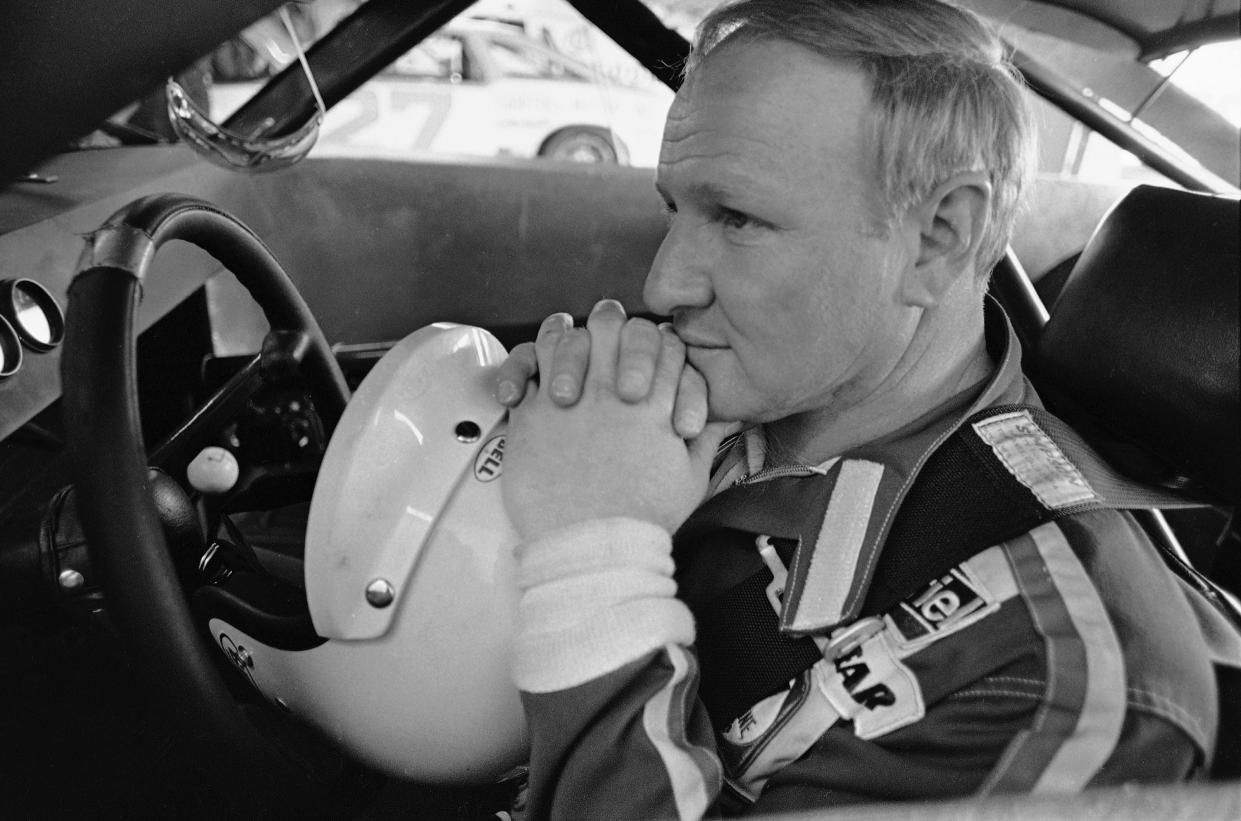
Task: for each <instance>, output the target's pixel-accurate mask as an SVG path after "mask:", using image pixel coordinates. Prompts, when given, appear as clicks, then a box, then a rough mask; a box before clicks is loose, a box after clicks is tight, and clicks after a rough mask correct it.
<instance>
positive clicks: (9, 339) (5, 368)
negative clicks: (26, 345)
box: [0, 316, 22, 379]
mask: <svg viewBox="0 0 1241 821" xmlns="http://www.w3.org/2000/svg"><path fill="white" fill-rule="evenodd" d="M21 366H22V343H21V342H19V341H18V339H17V331H15V330H13V326H12V325H10V324H9V321H8V320H7V319H5V318H4V317H2V316H0V379H4V378H5V377H6V376H12V375H13V374H15V373H17V369H18V368H20V367H21Z"/></svg>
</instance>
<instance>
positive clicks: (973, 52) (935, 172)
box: [685, 0, 1033, 274]
mask: <svg viewBox="0 0 1241 821" xmlns="http://www.w3.org/2000/svg"><path fill="white" fill-rule="evenodd" d="M755 40H785V41H789V42H793V43H797V44H799V45H801V46H804V47H806V48H808V49H810V50H812V51H814V52H817V53H818V54H820V55H822V56H824V57H827V58H829V59H833V60H843V61H846V62H851V63H853V64H855V65H857V66H858V67H860V68H861V69H862V71H863V72H865V74H866V76H867V77H868V79H869V81H870V86H871V102H872V107H873V111H874V113H875V116H874V118H873V121H872V126H873V140H872V142H873V144H874V145H875V152H876V156H875V169H876V173H877V176H878V178H879V182H880V204H881V207H882V209H883V211H884V215H883V216H884V221H885V223H886V224H888V225H891V224H892V223H893V221H894V220H895V219H896V218H897V217H898V216H899V215H900V214H902V213H903V212H904V211H905V209H906V208H908V207H909V206H910V205H912V204H914V203H915V202H917V201H918V200H920V199H921V198H922V197H924V196H926V195H927V194H929V193H930V192H931V191H932V190H934V188H935V186H937V185H939V184H940V183H942V182H944V181H945V180H947V179H948V178H949V177H951V176H952V175H953V174H956V173H960V172H962V171H983V172H985V173H986V174H987V176H988V178H989V179H990V182H991V188H992V195H991V207H990V213H989V214H988V220H987V225H986V229H985V230H984V232H983V236H982V238H981V240H980V243H979V250H978V265H979V271H980V274H985V273H986V272H988V271H989V270H990V268H991V266H992V265H993V264H994V263H995V262H996V261H997V260H998V259H999V258H1000V257H1001V256H1003V254H1004V248H1005V245H1006V244H1007V243H1008V238H1009V235H1010V234H1011V233H1012V228H1013V222H1014V220H1015V218H1016V214H1017V208H1018V203H1019V201H1020V198H1021V191H1022V188H1023V187H1024V185H1025V182H1026V180H1027V178H1028V177H1029V176H1030V174H1031V169H1032V161H1033V135H1032V133H1031V132H1032V127H1031V117H1030V112H1029V109H1028V107H1027V103H1026V100H1025V97H1024V95H1023V85H1022V82H1021V80H1020V79H1019V77H1018V75H1017V73H1016V71H1015V70H1014V69H1013V67H1012V65H1011V64H1010V63H1009V62H1008V61H1007V60H1006V58H1005V57H1004V50H1003V46H1002V44H1001V42H1000V40H999V38H998V37H997V36H996V35H995V34H994V33H993V32H992V31H991V30H990V29H989V28H988V27H987V26H986V25H985V24H984V23H983V22H982V21H981V20H980V19H979V18H978V17H976V16H975V15H974V14H973V13H971V12H969V11H965V10H963V9H959V8H957V7H955V6H950V5H948V4H946V3H943V2H939V0H800V1H794V0H737V1H736V2H732V3H728V4H726V5H724V6H721V7H720V8H717V9H715V10H714V11H712V12H711V13H710V14H709V15H708V16H707V17H706V18H705V19H704V20H703V21H702V23H701V24H699V27H698V31H697V34H696V36H695V38H694V48H693V51H692V52H691V53H690V57H689V60H688V61H687V63H686V67H685V71H686V75H687V76H688V75H690V74H692V73H693V72H694V70H695V69H696V68H697V67H698V65H699V64H700V63H701V62H702V61H703V59H704V58H705V57H706V56H707V55H708V54H710V53H711V51H712V50H713V49H714V48H716V47H717V46H719V45H721V44H722V43H724V42H726V41H727V42H734V41H735V42H746V41H755Z"/></svg>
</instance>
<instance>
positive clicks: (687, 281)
mask: <svg viewBox="0 0 1241 821" xmlns="http://www.w3.org/2000/svg"><path fill="white" fill-rule="evenodd" d="M705 250H706V249H703V248H699V247H697V246H696V244H695V242H694V241H693V238H692V236H690V231H689V229H688V228H684V229H678V228H677V226H675V225H674V226H673V227H672V228H670V229H669V230H668V233H667V234H666V235H665V236H664V241H663V243H662V244H661V245H660V246H659V252H658V253H656V254H655V261H654V262H652V263H651V270H650V271H649V272H648V273H647V275H646V284H645V285H644V286H643V288H642V298H643V299H644V300H645V301H646V307H647V309H648V310H650V311H651V312H652V313H656V314H659V315H661V316H672V315H673V313H675V312H676V311H677V310H680V309H684V308H705V307H706V306H708V305H710V304H711V300H712V291H711V277H710V273H709V271H710V267H709V259H708V255H707V254H706V253H704V251H705Z"/></svg>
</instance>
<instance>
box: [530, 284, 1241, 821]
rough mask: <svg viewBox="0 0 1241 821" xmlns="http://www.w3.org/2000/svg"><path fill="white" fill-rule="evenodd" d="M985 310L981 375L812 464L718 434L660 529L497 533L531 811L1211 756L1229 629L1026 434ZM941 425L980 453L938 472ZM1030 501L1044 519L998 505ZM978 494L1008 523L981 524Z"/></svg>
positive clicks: (661, 809)
mask: <svg viewBox="0 0 1241 821" xmlns="http://www.w3.org/2000/svg"><path fill="white" fill-rule="evenodd" d="M987 310H988V317H987V342H988V350H989V352H990V354H991V356H992V358H993V359H994V360H995V362H996V363H997V367H996V369H995V371H994V372H993V374H992V376H991V377H990V379H989V380H988V381H987V382H986V383H985V384H983V385H981V386H975V388H973V389H971V390H969V391H966V392H964V393H963V394H961V395H959V396H957V397H955V398H954V399H952V400H950V401H949V402H948V403H946V404H945V405H944V406H942V407H940V408H938V409H936V410H935V411H934V412H932V413H930V414H928V415H927V416H925V417H923V418H922V419H919V420H918V421H916V422H915V423H913V424H911V425H909V426H907V427H905V428H904V429H902V430H900V431H898V432H896V433H894V434H892V435H891V436H888V437H886V438H885V439H883V440H882V441H879V442H875V443H872V444H869V445H867V446H865V447H863V448H859V449H857V450H856V451H852V452H850V453H846V454H843V455H842V456H841V457H839V458H834V459H830V460H828V461H827V462H825V463H823V464H821V465H814V466H800V467H788V468H776V469H772V470H767V471H764V470H762V465H763V453H762V437H761V436H760V435H757V432H756V431H749V432H747V433H745V434H744V435H742V436H739V437H738V438H737V439H736V440H735V441H733V442H732V443H731V444H730V445H728V446H727V447H726V448H725V449H723V450H722V456H721V457H720V458H718V459H717V464H716V468H715V470H714V473H713V477H712V483H711V487H712V492H713V493H714V496H713V497H712V498H710V499H709V500H708V502H707V503H706V504H704V505H703V506H702V507H701V508H700V509H699V511H697V512H696V513H695V514H694V516H692V517H691V519H690V521H689V522H687V523H686V524H685V526H683V527H682V528H681V530H680V531H678V533H677V535H676V538H675V548H674V545H673V542H674V539H673V538H672V537H670V535H669V534H668V533H667V532H665V531H664V530H662V529H661V528H659V527H657V526H655V525H652V524H649V523H646V522H641V521H636V520H629V519H609V520H600V521H590V522H584V523H580V524H578V525H574V526H571V527H569V528H565V529H562V530H559V531H556V532H554V533H552V534H548V535H546V536H544V537H541V538H540V539H537V540H533V541H531V542H529V543H526V544H523V545H521V546H520V547H519V548H518V562H519V584H520V586H521V588H522V591H523V592H522V600H521V605H520V625H519V629H518V636H517V641H516V657H515V679H516V681H517V684H518V686H519V687H520V689H521V690H522V698H523V702H524V705H525V708H526V712H527V716H528V719H529V722H530V730H531V744H532V751H531V760H530V794H529V812H530V815H531V817H533V818H539V819H541V818H573V819H576V818H588V817H608V818H659V817H681V818H697V817H701V816H703V815H707V814H726V815H732V814H741V813H743V812H762V811H775V810H795V809H806V808H809V807H816V806H827V805H839V804H845V803H853V802H862V801H876V800H899V799H917V798H942V797H950V796H961V795H969V794H979V795H985V794H993V793H1001V792H1021V791H1033V792H1058V793H1065V792H1076V791H1078V790H1081V789H1082V788H1085V787H1089V786H1096V785H1108V784H1117V783H1122V782H1128V781H1170V780H1178V779H1183V778H1186V777H1189V776H1191V775H1193V774H1195V773H1196V772H1198V771H1200V770H1201V769H1202V768H1203V767H1204V766H1205V765H1206V763H1207V762H1208V760H1209V758H1210V756H1211V753H1212V750H1213V747H1214V744H1215V737H1214V736H1215V732H1216V730H1215V727H1216V718H1217V710H1218V703H1217V692H1216V681H1215V678H1214V674H1213V670H1212V665H1211V660H1210V659H1211V654H1210V653H1209V651H1208V646H1207V640H1206V638H1205V636H1206V635H1208V634H1209V632H1210V631H1208V630H1206V629H1205V628H1204V627H1203V625H1204V624H1208V625H1213V626H1214V629H1215V630H1216V632H1217V634H1218V635H1225V634H1228V632H1229V631H1228V629H1227V628H1226V627H1221V626H1220V625H1219V624H1218V623H1215V622H1213V620H1216V621H1218V620H1219V618H1220V617H1219V614H1218V613H1217V612H1215V611H1213V610H1212V609H1211V608H1210V605H1209V604H1207V603H1206V602H1204V601H1201V600H1199V598H1198V597H1197V594H1196V593H1195V592H1194V591H1192V590H1191V589H1190V588H1189V587H1188V586H1187V585H1184V584H1183V583H1182V582H1181V581H1180V580H1179V579H1177V578H1176V577H1174V576H1173V575H1172V574H1171V573H1169V572H1168V570H1167V568H1166V566H1165V565H1164V563H1163V560H1162V559H1161V558H1160V556H1159V555H1158V554H1157V552H1156V550H1155V548H1154V547H1153V546H1152V545H1151V543H1150V542H1149V541H1148V540H1147V538H1146V536H1145V535H1144V533H1143V532H1142V531H1141V529H1140V528H1139V527H1138V526H1137V525H1136V523H1135V522H1134V521H1133V520H1132V519H1131V518H1130V516H1129V515H1128V514H1127V513H1124V512H1121V511H1119V510H1116V509H1113V508H1112V507H1111V506H1110V505H1099V504H1096V502H1097V501H1098V499H1099V496H1098V494H1097V493H1096V491H1095V489H1094V486H1093V485H1092V482H1093V483H1095V484H1107V482H1108V481H1109V479H1108V478H1106V477H1107V476H1109V475H1110V474H1108V473H1107V469H1106V467H1105V466H1103V465H1101V463H1099V462H1098V461H1097V460H1096V459H1094V458H1093V457H1092V456H1091V455H1090V454H1089V452H1087V451H1085V450H1083V449H1077V450H1074V451H1073V459H1069V458H1068V457H1067V456H1066V454H1065V452H1064V451H1063V450H1062V449H1061V448H1060V447H1059V446H1058V445H1057V442H1056V440H1053V438H1052V437H1051V436H1050V435H1049V434H1048V433H1047V430H1045V429H1044V428H1047V427H1048V426H1049V425H1054V424H1055V422H1056V420H1054V419H1051V420H1049V419H1048V418H1046V417H1045V416H1043V415H1041V412H1040V411H1039V409H1038V400H1037V397H1036V396H1035V395H1034V393H1033V391H1032V389H1031V387H1030V386H1029V384H1028V383H1027V382H1026V381H1025V380H1024V378H1023V376H1022V375H1021V372H1020V367H1019V355H1018V347H1017V343H1016V340H1015V337H1014V335H1013V333H1012V330H1011V328H1010V327H1009V325H1008V322H1007V319H1006V318H1005V317H1004V316H1003V313H1002V311H1001V310H1000V309H999V308H998V307H997V306H995V305H989V306H988V309H987ZM952 447H957V448H972V450H973V452H975V453H976V454H983V455H982V456H979V457H977V459H978V460H981V461H979V462H978V464H979V465H981V467H980V468H979V469H978V470H971V471H968V472H967V473H968V475H966V476H964V477H962V476H956V475H954V471H955V473H961V471H960V470H959V469H957V468H955V467H953V466H954V465H960V464H961V461H960V459H957V460H955V461H953V460H949V461H947V462H945V458H946V457H944V454H946V453H947V452H948V450H949V449H950V448H952ZM941 463H942V464H941ZM943 465H947V467H944V466H943ZM937 466H938V467H937ZM1100 476H1102V477H1104V478H1097V477H1100ZM952 482H956V483H957V489H956V490H954V491H952V495H951V496H950V497H949V498H945V497H944V494H943V493H938V492H937V488H941V487H944V486H946V485H950V484H951V483H952ZM962 482H964V484H961V483H962ZM961 488H964V491H962V490H961ZM1014 488H1015V490H1014ZM1019 495H1022V498H1021V499H1018V496H1019ZM1032 499H1033V500H1034V502H1036V503H1037V505H1036V506H1037V507H1038V508H1039V509H1040V510H1041V511H1043V512H1044V513H1048V512H1050V513H1051V514H1054V515H1050V516H1048V515H1044V516H1043V517H1042V518H1037V517H1036V518H1033V519H1029V520H1023V519H1022V518H1021V517H1017V518H1016V519H1013V517H1012V516H1011V515H1009V514H1008V512H1007V509H1008V508H1011V507H1015V506H1016V507H1019V506H1020V505H1021V504H1026V505H1027V506H1028V505H1030V504H1032V502H1031V500H1032ZM996 515H999V516H1000V518H1004V517H1005V516H1008V518H1009V519H1012V520H1013V521H1015V522H1017V523H1018V527H1017V529H1016V530H1014V531H1012V532H1010V533H1009V534H1008V535H1006V536H1005V537H1004V538H1003V539H1002V540H1001V539H997V540H996V541H995V542H987V541H984V542H982V543H978V538H976V537H975V536H976V534H974V532H973V531H975V530H978V529H979V528H982V530H983V531H985V529H986V525H985V522H986V520H988V519H990V518H994V517H995V516H996ZM944 534H951V535H949V536H947V537H945V536H944ZM962 534H966V535H968V536H970V537H971V538H964V537H963V536H962ZM981 538H983V539H984V540H985V539H986V538H987V537H986V536H985V535H984V536H982V537H981ZM585 545H589V548H584V546H585ZM674 550H675V556H676V561H675V564H674V560H673V555H674ZM790 660H791V661H790Z"/></svg>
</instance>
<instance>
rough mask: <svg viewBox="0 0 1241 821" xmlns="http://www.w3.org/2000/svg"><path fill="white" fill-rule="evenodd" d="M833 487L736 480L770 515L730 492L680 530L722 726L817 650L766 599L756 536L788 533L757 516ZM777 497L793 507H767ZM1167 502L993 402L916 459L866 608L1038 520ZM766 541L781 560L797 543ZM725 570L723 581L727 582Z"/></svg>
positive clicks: (684, 576)
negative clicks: (784, 628) (918, 467)
mask: <svg viewBox="0 0 1241 821" xmlns="http://www.w3.org/2000/svg"><path fill="white" fill-rule="evenodd" d="M828 481H829V480H826V479H820V477H810V478H806V479H802V480H793V481H791V482H790V481H789V480H772V481H771V482H766V483H763V484H762V485H757V486H749V487H747V488H738V489H737V490H739V491H745V492H746V493H748V494H750V495H755V494H759V495H760V496H761V498H760V496H756V498H754V499H753V500H749V501H752V502H754V503H755V505H756V506H761V507H763V508H765V509H766V511H767V513H766V514H763V515H759V516H757V517H756V518H753V519H750V517H748V516H745V515H739V509H740V508H742V507H747V506H748V505H746V504H744V502H745V501H747V500H746V499H733V500H726V499H724V498H723V497H724V495H725V494H728V493H730V492H729V491H725V494H721V495H720V496H717V497H716V498H715V499H714V500H713V502H715V504H713V505H710V508H718V509H719V510H721V511H723V512H722V513H721V515H720V516H719V517H718V519H717V517H715V516H702V515H699V514H695V517H694V518H693V520H692V524H693V526H692V527H686V528H683V529H682V531H681V532H679V533H678V534H677V537H676V540H675V545H674V550H675V554H674V555H676V557H677V575H678V589H679V591H680V592H679V593H678V595H680V596H681V597H682V598H683V599H684V600H685V601H686V603H687V604H688V605H689V607H690V609H691V610H692V611H693V612H694V615H695V617H696V619H697V622H698V641H697V652H698V656H699V663H700V665H701V668H702V673H703V675H702V690H701V696H702V699H703V703H704V705H705V706H706V708H707V711H708V713H709V714H710V715H711V718H712V720H713V722H715V724H716V726H728V724H729V722H731V721H732V720H733V719H734V718H736V717H737V716H738V715H740V714H741V713H742V712H744V711H745V710H746V709H748V708H749V707H750V706H752V705H753V704H755V703H757V702H758V701H760V700H761V699H763V698H765V697H766V696H768V695H771V694H772V693H774V692H777V691H779V690H781V689H783V688H784V687H785V686H786V685H787V683H788V681H789V680H790V679H792V678H794V677H795V676H797V675H798V674H800V673H801V672H802V671H803V670H805V669H807V668H808V667H810V666H812V665H813V664H815V663H816V662H817V661H818V660H819V659H821V658H822V654H821V652H820V650H819V648H818V645H816V644H815V642H814V641H813V640H812V639H810V638H807V637H794V636H789V635H786V634H784V633H781V632H780V630H779V621H778V619H777V617H776V615H775V613H774V611H773V608H772V606H771V604H770V601H769V599H768V588H769V587H770V586H771V584H772V582H773V579H774V576H773V573H772V571H771V570H769V569H768V568H767V566H765V565H764V564H763V561H762V560H761V559H760V558H759V554H758V551H757V550H756V548H755V547H754V540H755V539H756V538H757V537H758V536H760V535H767V536H771V535H779V536H791V535H793V534H786V533H780V532H779V531H772V530H760V528H762V527H763V525H765V524H771V522H768V521H764V520H765V519H770V518H771V515H770V513H771V511H772V510H776V511H778V512H779V514H780V515H783V516H785V517H788V518H792V519H796V518H798V514H799V513H803V512H802V511H800V510H797V509H796V508H797V507H798V506H799V505H798V501H799V500H800V501H806V500H810V499H817V498H818V497H819V496H820V495H821V493H822V492H830V489H831V488H830V485H827V484H824V489H820V490H807V489H805V488H808V487H814V486H815V484H816V483H817V482H822V483H826V482H828ZM784 484H788V485H789V488H784V487H783V485H784ZM764 486H766V487H764ZM794 486H797V489H796V490H794V489H793V488H794ZM784 497H787V504H785V503H781V504H773V499H782V500H783V499H784ZM726 501H727V503H725V502H726ZM738 502H742V504H740V505H739V504H738ZM1170 505H1172V506H1186V503H1185V502H1183V501H1182V500H1180V499H1178V498H1176V497H1173V496H1171V495H1170V494H1168V493H1165V492H1162V491H1158V490H1149V489H1145V488H1141V487H1138V486H1136V485H1134V484H1133V483H1131V482H1128V481H1127V480H1125V479H1123V478H1122V477H1120V476H1119V475H1117V474H1115V473H1113V472H1112V471H1110V469H1108V468H1107V467H1106V465H1105V464H1104V463H1103V462H1102V460H1100V459H1099V458H1098V457H1096V456H1094V454H1093V453H1092V452H1091V451H1090V449H1089V447H1088V446H1087V445H1086V444H1085V443H1084V442H1083V441H1082V440H1081V439H1080V438H1079V437H1077V435H1076V434H1074V433H1073V432H1072V430H1071V429H1070V428H1068V426H1067V425H1064V424H1063V423H1061V422H1060V421H1059V420H1057V419H1056V418H1055V417H1054V416H1052V415H1051V414H1048V413H1046V412H1044V411H1042V410H1041V409H1038V408H1033V407H1029V406H1023V405H1007V406H1001V407H995V408H988V409H986V410H984V411H982V412H980V413H978V414H976V415H974V416H973V417H971V418H970V419H968V420H967V421H966V422H965V423H964V424H962V425H961V427H960V429H959V430H958V431H957V432H956V433H955V434H954V435H953V436H951V437H949V438H948V440H947V441H946V442H945V443H944V444H943V445H942V446H941V447H940V448H939V449H938V450H936V452H935V453H933V454H932V455H931V456H930V457H929V458H928V460H927V462H926V464H925V465H924V466H923V468H922V471H921V472H920V473H919V476H918V480H917V481H916V482H915V483H914V485H913V487H912V488H911V490H910V491H909V493H908V495H907V496H906V498H905V500H904V502H903V503H902V505H901V508H900V510H899V511H898V512H897V515H896V517H895V520H894V522H893V524H892V528H891V530H890V531H889V534H888V536H887V539H886V540H885V543H884V547H883V552H882V553H881V555H880V558H879V562H878V566H877V568H876V571H875V574H874V576H873V580H872V582H871V585H870V588H869V591H868V593H867V597H866V600H865V603H864V605H863V608H862V615H864V616H868V615H880V614H883V613H886V612H887V611H889V610H890V609H892V608H894V607H896V606H897V605H899V604H900V602H901V601H903V600H904V599H906V598H908V597H909V596H911V595H915V594H916V593H918V592H919V591H920V590H922V588H924V587H925V586H926V584H927V582H928V580H931V579H934V578H936V577H937V576H940V575H942V574H944V573H947V572H948V571H949V570H951V569H952V568H954V567H956V566H957V565H959V564H961V563H962V562H964V561H965V560H967V559H969V558H970V557H972V556H974V555H976V554H977V553H979V552H981V551H983V550H985V549H986V548H988V547H990V546H992V545H995V544H999V543H1001V542H1004V541H1006V540H1008V539H1012V538H1015V537H1017V536H1019V535H1021V534H1022V533H1025V532H1027V531H1029V530H1032V529H1034V528H1035V527H1037V526H1038V525H1040V524H1043V523H1045V522H1048V521H1052V520H1054V519H1057V518H1060V517H1062V516H1067V515H1072V514H1075V513H1080V512H1082V511H1085V510H1090V509H1098V508H1110V507H1130V506H1138V507H1146V506H1150V507H1155V506H1160V507H1163V506H1170ZM704 512H708V508H704ZM803 515H804V513H803ZM707 519H717V521H715V522H711V521H707ZM773 542H774V544H775V545H776V547H777V549H778V550H779V552H780V557H781V559H782V560H783V562H784V563H785V565H786V566H787V564H788V563H789V561H790V559H791V555H792V551H793V548H794V547H795V546H796V542H795V541H794V540H790V541H784V540H782V539H775V540H773ZM721 576H725V577H727V581H725V582H723V583H722V584H721V582H720V578H721ZM704 580H709V581H704Z"/></svg>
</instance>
